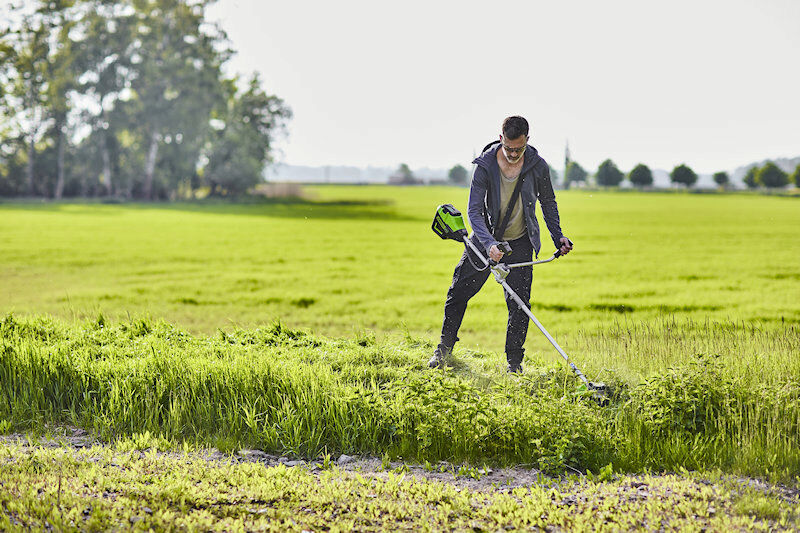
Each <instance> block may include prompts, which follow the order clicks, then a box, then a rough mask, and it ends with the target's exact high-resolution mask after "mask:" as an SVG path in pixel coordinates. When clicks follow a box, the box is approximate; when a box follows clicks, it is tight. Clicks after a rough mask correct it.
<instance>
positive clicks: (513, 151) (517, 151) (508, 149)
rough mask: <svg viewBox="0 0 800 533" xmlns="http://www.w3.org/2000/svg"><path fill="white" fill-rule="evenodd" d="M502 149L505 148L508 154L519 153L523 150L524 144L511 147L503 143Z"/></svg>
mask: <svg viewBox="0 0 800 533" xmlns="http://www.w3.org/2000/svg"><path fill="white" fill-rule="evenodd" d="M503 150H505V151H506V152H508V153H509V154H521V153H522V152H524V151H525V146H523V147H522V148H511V147H510V146H506V145H505V144H503Z"/></svg>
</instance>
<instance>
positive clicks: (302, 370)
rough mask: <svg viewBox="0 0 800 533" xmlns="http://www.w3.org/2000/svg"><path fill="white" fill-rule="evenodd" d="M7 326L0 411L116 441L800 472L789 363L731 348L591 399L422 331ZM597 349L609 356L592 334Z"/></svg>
mask: <svg viewBox="0 0 800 533" xmlns="http://www.w3.org/2000/svg"><path fill="white" fill-rule="evenodd" d="M686 327H690V326H689V325H686ZM726 331H729V332H730V335H729V337H728V341H729V342H734V341H736V342H739V343H741V342H742V339H741V338H739V337H737V336H738V335H739V333H737V331H738V330H737V329H735V328H734V329H730V330H726V328H720V329H719V331H718V334H719V335H726V333H725V332H726ZM790 333H791V332H790V331H787V332H784V333H781V332H773V333H772V336H781V335H789V334H790ZM0 338H2V341H0V385H1V386H2V397H0V418H3V419H6V420H7V421H9V422H10V423H11V424H12V425H13V426H14V427H16V428H18V429H19V428H25V427H36V426H38V425H40V424H41V423H42V422H66V423H71V424H76V425H79V426H82V427H85V428H88V429H92V430H94V431H95V432H97V433H98V434H99V435H101V436H103V437H104V438H106V439H110V440H113V439H115V438H117V437H120V436H127V435H133V434H137V433H141V432H145V431H148V432H150V433H152V434H154V435H159V436H161V437H163V438H166V439H170V440H172V441H176V442H178V441H193V442H199V443H209V444H212V445H216V446H218V447H220V448H222V449H232V448H236V447H243V446H254V447H258V448H261V449H265V450H269V451H276V452H281V453H289V454H296V455H300V456H308V457H316V456H318V455H319V454H320V453H323V452H328V453H335V452H343V453H373V454H383V453H389V454H390V455H392V456H401V457H404V458H407V459H417V460H430V461H435V460H441V459H447V460H452V461H468V462H474V463H482V462H489V463H500V464H511V463H513V464H530V465H532V466H536V467H540V468H544V469H546V470H549V471H561V470H563V469H565V468H573V469H580V470H584V469H591V470H593V471H597V470H599V469H600V468H602V467H603V466H606V465H608V464H613V466H614V468H615V469H617V470H624V471H640V470H642V469H657V470H662V469H676V468H680V467H685V468H712V467H713V468H720V469H722V470H725V471H730V472H737V473H743V474H757V475H771V476H773V477H776V478H780V479H792V478H793V477H794V476H796V475H797V474H798V473H800V451H798V450H800V407H799V405H800V402H799V401H800V383H798V381H797V378H796V377H787V376H781V375H780V372H776V374H775V376H773V377H772V378H771V379H766V380H763V381H757V380H753V379H744V378H743V377H742V376H741V375H740V373H739V372H738V371H736V370H735V369H736V368H737V365H738V364H739V363H738V362H731V361H729V360H727V359H723V358H721V357H714V356H711V355H701V356H699V357H693V358H692V357H687V358H685V360H681V361H678V363H677V364H674V365H671V366H668V367H663V368H659V369H658V370H655V371H653V372H651V373H649V374H648V375H646V376H644V375H642V376H639V377H638V378H630V377H625V378H620V377H617V378H615V377H614V376H607V377H610V378H611V381H612V385H613V387H614V389H615V394H614V397H613V398H612V401H611V403H610V405H609V406H606V407H601V406H599V405H597V404H596V403H594V402H593V400H592V399H591V397H588V396H587V395H586V394H585V393H583V392H582V391H580V390H579V389H577V388H576V387H575V385H576V381H575V379H574V377H573V376H572V375H570V373H569V372H568V371H567V370H566V369H565V368H564V367H563V365H560V364H556V365H550V366H548V365H544V364H539V366H536V362H535V361H534V364H533V365H530V364H529V365H528V368H527V370H526V373H525V374H524V375H523V376H521V377H518V378H517V377H512V376H506V375H505V374H503V373H502V367H501V366H500V365H492V364H489V363H488V362H487V356H486V354H474V353H466V354H460V355H459V356H458V358H459V360H458V361H457V364H456V368H455V369H454V370H448V371H445V372H440V371H430V370H428V369H426V368H425V367H424V362H425V360H426V358H427V355H428V354H429V351H430V346H429V345H428V344H427V343H425V342H423V341H418V340H415V339H413V338H405V339H399V340H387V341H382V342H376V341H375V340H374V338H373V337H371V336H369V335H361V336H358V337H356V338H355V339H338V340H332V339H325V338H320V337H314V336H311V335H308V334H306V333H303V332H300V331H295V330H291V329H287V328H285V327H284V326H282V325H281V324H280V323H275V324H273V325H272V326H271V327H268V328H261V329H253V330H236V331H234V332H229V333H225V332H219V333H218V335H217V336H215V337H194V336H191V335H189V334H187V333H185V332H183V331H181V330H179V329H177V328H175V327H174V326H172V325H170V324H168V323H165V322H155V321H152V320H147V319H137V320H131V321H129V322H124V323H114V324H111V323H108V322H107V321H106V319H105V318H104V317H102V316H100V317H98V319H97V320H93V321H91V322H86V323H83V324H77V325H65V324H62V323H60V322H56V321H53V320H51V319H47V318H35V319H23V320H20V319H17V318H16V317H14V316H13V315H8V316H6V317H5V318H4V319H2V321H0ZM766 339H767V337H761V336H757V335H756V336H751V337H749V338H748V340H747V342H746V343H744V344H739V345H738V349H739V351H740V353H741V354H742V356H743V358H745V359H751V360H752V361H751V362H752V364H756V362H757V360H756V359H754V356H753V354H759V353H762V352H763V351H764V350H766V349H768V348H769V347H770V346H773V345H774V343H773V341H774V339H772V338H771V337H770V341H769V342H770V343H772V344H769V343H768V344H764V343H766V342H767V340H766ZM720 342H722V341H720ZM775 342H785V343H788V344H789V345H791V343H792V342H795V341H792V340H791V339H788V338H785V339H782V340H780V341H775ZM587 348H589V346H588V345H587ZM592 349H593V350H595V351H597V352H600V353H601V354H602V355H604V356H605V357H611V354H610V353H604V352H603V350H604V348H603V345H602V343H597V342H595V344H594V345H593V346H592ZM611 349H612V350H613V349H614V348H613V347H612V348H611ZM633 351H635V350H633ZM689 351H691V350H689ZM700 352H702V350H698V353H700ZM645 355H646V354H640V356H642V357H644V356H645ZM488 357H491V356H488ZM731 368H734V370H733V371H732V370H731Z"/></svg>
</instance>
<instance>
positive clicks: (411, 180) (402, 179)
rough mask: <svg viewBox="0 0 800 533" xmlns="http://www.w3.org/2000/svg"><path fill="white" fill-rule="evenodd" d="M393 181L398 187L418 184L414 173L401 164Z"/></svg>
mask: <svg viewBox="0 0 800 533" xmlns="http://www.w3.org/2000/svg"><path fill="white" fill-rule="evenodd" d="M391 181H392V182H394V183H396V184H398V185H414V184H416V183H417V178H415V177H414V173H413V172H411V169H410V168H409V167H408V165H407V164H405V163H401V164H400V166H399V167H397V170H396V171H395V173H394V175H393V176H392V178H391Z"/></svg>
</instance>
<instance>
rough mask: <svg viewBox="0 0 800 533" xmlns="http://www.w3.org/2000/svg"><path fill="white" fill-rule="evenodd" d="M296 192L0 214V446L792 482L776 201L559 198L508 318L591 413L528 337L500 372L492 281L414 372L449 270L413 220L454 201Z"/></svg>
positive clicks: (15, 207) (795, 300)
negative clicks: (555, 234) (28, 442)
mask: <svg viewBox="0 0 800 533" xmlns="http://www.w3.org/2000/svg"><path fill="white" fill-rule="evenodd" d="M310 192H311V193H313V194H314V195H316V197H315V199H314V200H313V201H274V202H252V203H249V204H227V203H193V204H170V205H163V204H132V205H101V204H70V203H55V204H32V203H7V204H0V248H2V250H3V251H4V253H3V254H2V255H1V256H0V311H2V315H0V316H4V317H5V318H3V319H2V323H1V324H0V328H1V329H2V332H3V335H2V339H1V340H0V382H1V383H2V396H1V397H0V423H2V424H3V426H0V427H5V430H10V429H17V430H19V429H35V428H37V427H40V426H41V425H42V424H43V423H46V422H69V423H73V424H76V425H80V426H83V427H87V428H91V429H93V430H95V431H96V432H97V433H98V434H99V435H101V436H103V437H105V438H107V439H108V440H111V441H114V440H117V439H120V438H128V437H130V436H131V435H137V434H142V433H144V432H150V434H152V435H155V436H157V438H160V439H164V440H165V441H166V442H169V443H173V444H179V443H181V442H192V443H211V444H213V445H215V446H217V447H220V448H222V449H235V448H237V447H239V446H245V445H246V446H254V447H260V448H263V449H267V450H276V451H280V452H282V453H290V454H297V455H302V456H305V457H316V456H317V455H318V454H319V453H321V452H322V451H323V450H329V451H338V452H349V453H372V454H377V455H383V454H384V453H386V454H388V455H389V456H392V457H404V458H409V459H416V460H421V461H424V460H439V459H447V460H452V461H467V462H471V463H474V464H480V463H482V462H483V461H489V462H496V463H500V464H519V463H521V464H529V465H533V466H536V467H539V468H543V469H545V470H547V471H553V472H563V471H564V470H565V469H570V468H574V469H579V470H581V471H585V470H587V469H590V470H592V471H598V470H599V469H602V468H603V467H606V466H607V465H609V464H611V465H612V467H613V468H614V469H615V471H622V472H638V471H642V470H645V469H655V470H665V469H677V468H681V467H683V468H688V469H710V468H719V469H721V470H722V471H725V472H733V473H739V474H747V475H759V476H770V477H772V478H774V479H780V480H784V481H795V480H796V478H797V475H798V473H800V452H798V450H799V449H800V440H798V439H800V437H799V435H800V422H799V419H800V407H798V404H800V385H798V376H800V357H798V354H799V353H800V340H798V339H800V335H799V334H798V333H800V298H799V297H798V296H800V290H799V289H800V268H799V267H798V262H797V257H798V251H799V250H798V243H797V239H796V229H797V228H798V227H800V209H798V207H800V206H798V204H797V199H795V198H788V197H768V196H756V195H692V194H642V193H624V194H623V193H612V192H580V191H571V192H563V193H560V194H559V201H560V209H561V213H562V221H563V226H564V229H565V232H566V233H567V235H569V236H570V237H571V238H572V239H573V240H574V241H575V243H576V248H575V252H574V253H573V254H570V255H569V256H568V257H566V258H563V259H559V260H558V261H557V262H556V263H551V264H548V265H543V266H541V267H536V269H535V281H534V291H533V292H534V302H533V310H534V312H535V313H536V314H537V316H538V318H539V319H540V320H541V321H542V322H543V323H544V324H545V325H546V326H547V327H548V328H549V329H550V330H551V332H552V333H554V335H555V336H556V338H557V339H558V340H559V341H560V342H561V344H562V345H563V346H564V347H565V348H566V349H567V351H568V353H570V354H571V356H572V357H573V359H574V360H575V362H576V363H577V364H578V365H579V366H580V367H581V368H582V369H583V370H584V372H585V373H586V374H587V375H588V376H589V378H590V379H592V380H603V381H606V382H608V383H610V384H611V385H613V387H614V390H615V397H614V398H613V401H612V403H611V405H610V406H609V407H605V408H600V407H598V406H596V405H595V404H594V403H592V401H591V399H590V398H587V397H585V395H583V394H581V392H580V391H579V390H577V389H576V387H575V385H576V383H577V382H576V379H575V378H574V376H572V375H571V373H570V372H568V371H567V370H566V368H565V366H564V365H563V362H562V361H561V360H560V359H559V358H558V356H557V354H555V352H554V351H553V350H552V348H551V347H549V345H548V344H547V343H546V341H545V340H544V339H543V338H542V336H541V335H539V333H538V332H537V331H536V330H535V329H534V328H531V331H530V333H529V336H528V342H527V345H526V346H527V348H528V355H527V357H526V372H525V374H523V375H522V376H520V377H518V378H515V377H509V376H506V375H505V373H504V365H503V355H502V353H501V350H502V345H503V339H504V329H505V313H506V311H505V303H504V301H503V298H502V297H501V294H500V289H499V288H498V287H496V286H494V285H495V284H494V282H492V281H489V282H487V284H488V285H489V287H487V288H486V289H484V290H483V291H482V292H481V293H480V294H479V295H478V296H477V297H476V298H475V299H474V300H473V301H472V302H471V303H470V308H469V310H468V311H467V316H466V319H465V321H464V325H463V328H462V331H461V333H460V337H461V338H462V343H461V344H459V345H458V346H457V349H456V352H455V358H454V360H453V361H452V363H453V368H451V369H449V370H447V371H446V372H443V373H441V372H430V371H428V370H427V369H426V368H425V367H424V364H425V361H426V360H427V358H428V357H429V355H430V353H431V350H432V347H433V345H434V343H435V342H436V338H437V336H438V329H439V325H440V324H441V314H442V306H443V300H444V295H445V292H446V290H447V286H448V284H449V281H450V276H451V274H452V269H453V266H454V265H455V262H456V261H457V259H458V256H459V253H460V248H459V246H458V245H456V244H455V243H452V242H443V241H440V240H438V239H437V238H436V237H435V236H434V235H433V233H432V232H431V231H430V219H431V215H432V213H433V210H434V208H435V206H436V205H438V204H439V203H445V202H452V203H454V204H456V205H457V206H458V207H461V208H464V207H465V206H466V194H467V193H466V190H465V189H455V188H445V187H440V188H435V187H432V188H392V187H316V188H313V189H311V190H310ZM550 246H551V245H550V244H548V243H547V241H546V239H545V246H544V252H543V253H544V254H545V255H549V252H550V250H551V248H550ZM47 316H52V317H55V319H54V320H51V319H49V318H46V317H47ZM276 320H280V322H276Z"/></svg>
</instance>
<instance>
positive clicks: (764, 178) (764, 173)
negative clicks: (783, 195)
mask: <svg viewBox="0 0 800 533" xmlns="http://www.w3.org/2000/svg"><path fill="white" fill-rule="evenodd" d="M756 181H757V182H758V183H759V184H761V185H763V186H764V187H769V188H771V189H773V188H780V187H786V185H788V184H789V176H788V175H787V174H786V172H784V171H783V170H781V168H780V167H779V166H778V165H776V164H775V163H773V162H772V161H770V162H769V163H767V164H766V165H764V166H763V167H761V168H760V169H759V170H758V173H757V174H756Z"/></svg>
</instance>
